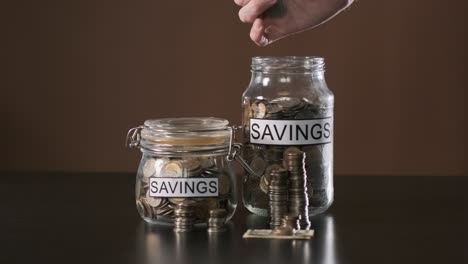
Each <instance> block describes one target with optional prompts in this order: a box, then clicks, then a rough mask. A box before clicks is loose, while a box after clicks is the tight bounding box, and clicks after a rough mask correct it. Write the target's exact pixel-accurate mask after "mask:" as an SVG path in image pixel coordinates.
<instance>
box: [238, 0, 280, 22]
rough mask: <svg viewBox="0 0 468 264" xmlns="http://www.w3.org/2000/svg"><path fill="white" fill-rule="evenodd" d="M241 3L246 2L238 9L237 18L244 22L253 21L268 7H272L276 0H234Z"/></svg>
mask: <svg viewBox="0 0 468 264" xmlns="http://www.w3.org/2000/svg"><path fill="white" fill-rule="evenodd" d="M235 1H236V3H237V2H239V3H241V4H243V3H244V2H248V3H247V4H245V5H244V6H243V7H242V8H241V9H240V10H239V18H240V20H241V21H242V22H244V23H253V22H254V21H255V19H256V18H257V17H259V16H260V15H261V14H262V13H263V12H265V11H266V10H267V9H268V8H270V7H272V6H273V5H274V4H275V3H276V0H235Z"/></svg>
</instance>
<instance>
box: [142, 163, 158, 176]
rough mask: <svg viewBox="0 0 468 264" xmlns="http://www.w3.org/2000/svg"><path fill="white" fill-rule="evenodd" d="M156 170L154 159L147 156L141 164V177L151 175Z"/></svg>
mask: <svg viewBox="0 0 468 264" xmlns="http://www.w3.org/2000/svg"><path fill="white" fill-rule="evenodd" d="M155 172H156V160H155V159H153V158H149V159H147V160H146V161H145V164H144V165H143V178H149V177H151V176H153V175H154V174H155Z"/></svg>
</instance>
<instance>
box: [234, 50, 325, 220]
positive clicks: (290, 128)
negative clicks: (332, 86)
mask: <svg viewBox="0 0 468 264" xmlns="http://www.w3.org/2000/svg"><path fill="white" fill-rule="evenodd" d="M324 67H325V63H324V59H323V58H319V57H254V58H252V78H251V81H250V84H249V86H248V88H247V89H246V91H245V92H244V94H243V97H242V106H243V120H242V128H243V135H244V142H243V143H244V147H243V150H242V157H243V159H244V160H245V161H246V163H247V164H248V165H249V166H250V168H251V169H252V170H253V173H250V172H247V171H246V173H245V177H244V184H243V202H244V205H245V206H246V207H247V209H248V210H249V211H251V212H253V213H255V214H258V215H263V216H267V215H268V214H269V209H270V207H269V200H268V199H269V198H268V188H269V186H268V185H269V180H270V177H271V176H270V175H269V173H270V172H271V170H272V169H275V166H276V168H278V166H280V167H284V168H286V169H288V167H289V169H288V170H289V171H290V175H291V176H290V178H291V177H293V174H294V173H296V175H295V176H294V177H296V178H297V177H298V176H297V173H298V172H299V173H300V175H303V176H304V178H305V182H306V183H305V189H304V192H305V193H306V197H305V198H304V197H301V198H300V199H304V201H300V202H299V203H300V204H301V205H305V206H306V208H307V210H308V212H307V213H306V215H307V214H308V215H316V214H319V213H322V212H324V211H325V210H327V209H328V208H329V207H330V205H331V204H332V202H333V140H332V139H333V104H334V96H333V94H332V92H331V91H330V90H329V89H328V87H327V84H326V82H325V77H324ZM297 151H302V154H303V155H304V156H305V158H304V159H303V160H297V159H296V160H291V158H290V157H292V155H294V153H297ZM287 153H289V155H290V156H289V157H288V158H286V155H287ZM290 185H291V184H290ZM296 185H298V184H296ZM289 188H290V190H289V193H290V194H291V188H294V187H291V186H289ZM301 188H302V187H301ZM301 190H302V189H301ZM292 191H293V192H294V191H296V192H297V188H296V189H295V190H294V189H293V190H292ZM288 202H289V206H293V205H291V203H294V202H295V201H294V199H291V195H289V198H288ZM289 210H291V209H289Z"/></svg>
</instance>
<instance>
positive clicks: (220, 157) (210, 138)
mask: <svg viewBox="0 0 468 264" xmlns="http://www.w3.org/2000/svg"><path fill="white" fill-rule="evenodd" d="M227 125H228V121H227V120H224V119H219V118H211V117H203V118H166V119H154V120H147V121H145V123H144V125H143V126H140V127H137V128H133V129H131V130H130V131H129V133H128V136H127V144H128V145H129V146H130V147H137V148H139V149H140V150H141V152H142V158H141V162H140V166H139V168H138V172H137V175H136V188H135V191H136V192H135V194H136V195H135V201H136V207H137V210H138V213H139V214H140V216H141V218H143V219H144V220H145V221H146V222H149V223H169V224H172V223H173V221H174V209H175V207H176V206H177V205H179V204H182V203H184V204H190V206H192V209H193V212H194V217H195V223H207V221H208V218H209V214H210V210H212V209H218V208H223V209H226V210H227V217H226V220H229V219H230V218H231V217H232V215H233V214H234V211H235V209H236V206H237V196H236V189H237V188H236V180H235V176H234V174H233V170H232V168H231V166H230V161H228V154H229V153H230V150H231V145H232V128H231V127H228V126H227Z"/></svg>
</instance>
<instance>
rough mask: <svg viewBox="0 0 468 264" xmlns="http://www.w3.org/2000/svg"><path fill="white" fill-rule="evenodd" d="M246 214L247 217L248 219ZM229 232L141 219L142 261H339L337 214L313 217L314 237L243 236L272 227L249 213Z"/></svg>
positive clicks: (138, 248) (138, 238) (230, 228)
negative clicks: (180, 228)
mask: <svg viewBox="0 0 468 264" xmlns="http://www.w3.org/2000/svg"><path fill="white" fill-rule="evenodd" d="M244 217H245V218H244ZM242 218H243V219H246V221H244V222H243V223H242V222H240V223H237V224H234V223H232V222H229V223H228V226H227V227H228V231H227V232H224V233H220V234H209V233H207V232H206V228H205V227H198V228H197V229H196V230H194V231H193V232H189V233H175V232H174V231H173V230H172V227H170V226H161V225H149V224H146V223H144V222H141V223H140V225H139V226H138V229H137V245H136V246H137V252H138V256H139V258H138V263H140V262H141V263H174V264H179V263H181V264H182V263H208V264H210V263H241V264H242V263H243V262H244V263H253V262H258V263H271V264H273V263H328V264H335V263H338V261H337V256H336V243H335V240H336V239H335V238H336V235H335V223H334V218H333V215H331V214H325V215H319V216H315V217H312V218H311V219H310V221H311V228H312V229H314V237H313V238H312V239H311V240H274V239H243V238H242V235H243V233H244V232H245V231H246V229H265V228H268V219H267V218H265V217H260V216H256V215H253V214H248V215H245V216H242Z"/></svg>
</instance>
